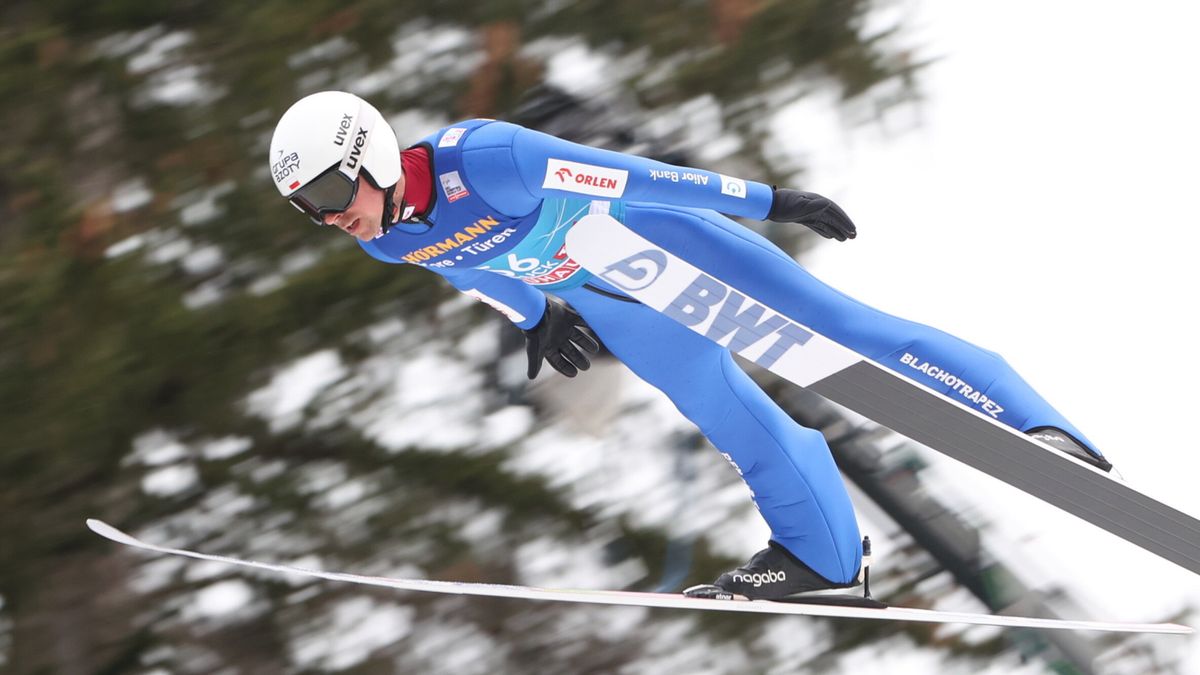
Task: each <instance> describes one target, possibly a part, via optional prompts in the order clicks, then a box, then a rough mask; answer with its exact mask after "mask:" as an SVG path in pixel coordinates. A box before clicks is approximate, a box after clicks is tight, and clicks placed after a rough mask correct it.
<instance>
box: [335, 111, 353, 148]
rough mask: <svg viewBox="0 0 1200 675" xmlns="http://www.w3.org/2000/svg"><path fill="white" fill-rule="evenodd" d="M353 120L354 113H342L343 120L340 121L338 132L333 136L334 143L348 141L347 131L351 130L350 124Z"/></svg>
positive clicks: (340, 143) (341, 143)
mask: <svg viewBox="0 0 1200 675" xmlns="http://www.w3.org/2000/svg"><path fill="white" fill-rule="evenodd" d="M353 121H354V116H353V115H347V114H346V113H342V121H341V122H339V123H338V130H337V134H335V135H334V137H333V144H334V145H344V144H345V143H346V132H347V131H350V125H351V123H352V122H353Z"/></svg>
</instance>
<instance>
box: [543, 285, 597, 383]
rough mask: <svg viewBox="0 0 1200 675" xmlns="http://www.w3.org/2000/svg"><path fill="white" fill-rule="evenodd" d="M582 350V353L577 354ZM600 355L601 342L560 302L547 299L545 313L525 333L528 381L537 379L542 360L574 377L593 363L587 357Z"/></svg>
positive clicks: (569, 307) (573, 312) (572, 311)
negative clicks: (588, 353)
mask: <svg viewBox="0 0 1200 675" xmlns="http://www.w3.org/2000/svg"><path fill="white" fill-rule="evenodd" d="M580 350H583V351H580ZM584 352H590V353H592V354H598V353H600V343H599V342H597V341H596V336H595V335H593V334H592V329H591V328H588V325H587V323H586V322H584V320H583V317H582V316H579V313H578V312H576V311H575V310H574V309H571V306H570V305H568V304H567V303H565V302H563V301H562V300H558V299H554V298H546V313H545V314H544V315H542V320H541V321H539V322H538V324H537V325H536V326H534V327H533V328H530V329H529V330H527V331H525V354H526V355H527V356H528V357H529V379H531V380H532V379H533V378H535V377H537V374H538V371H540V370H541V369H542V359H543V358H545V359H546V361H548V362H549V363H550V365H551V366H552V367H553V368H554V369H555V370H557V371H558V372H560V373H562V374H563V375H566V376H567V377H575V375H576V374H578V373H579V371H581V370H587V369H588V368H590V367H591V365H592V363H591V361H589V360H588V357H587V354H585V353H584Z"/></svg>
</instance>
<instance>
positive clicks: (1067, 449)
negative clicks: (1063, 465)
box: [1025, 427, 1113, 472]
mask: <svg viewBox="0 0 1200 675" xmlns="http://www.w3.org/2000/svg"><path fill="white" fill-rule="evenodd" d="M1025 433H1026V435H1028V436H1029V437H1030V438H1036V439H1037V440H1039V441H1041V442H1043V443H1045V444H1046V445H1049V446H1050V447H1052V448H1054V449H1055V450H1058V451H1059V452H1062V453H1064V454H1067V455H1070V456H1072V457H1074V458H1075V459H1080V460H1083V461H1084V462H1087V463H1088V464H1091V465H1092V466H1094V467H1096V468H1097V469H1100V470H1101V471H1105V472H1108V471H1112V468H1113V466H1112V464H1111V463H1110V462H1109V461H1108V460H1107V459H1104V457H1102V456H1101V455H1099V454H1097V453H1094V452H1092V451H1091V450H1089V449H1087V448H1086V447H1085V446H1084V445H1083V443H1080V442H1079V441H1077V440H1075V437H1074V436H1072V435H1071V434H1068V433H1067V432H1065V431H1063V430H1062V429H1056V428H1054V427H1035V428H1033V429H1030V430H1029V431H1026V432H1025Z"/></svg>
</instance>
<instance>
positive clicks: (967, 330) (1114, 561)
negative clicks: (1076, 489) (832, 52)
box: [777, 0, 1200, 656]
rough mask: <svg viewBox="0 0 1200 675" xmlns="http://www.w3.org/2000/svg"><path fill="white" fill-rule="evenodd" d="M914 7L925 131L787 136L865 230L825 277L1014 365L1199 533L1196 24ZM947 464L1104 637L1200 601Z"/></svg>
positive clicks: (1153, 13) (944, 1)
mask: <svg viewBox="0 0 1200 675" xmlns="http://www.w3.org/2000/svg"><path fill="white" fill-rule="evenodd" d="M898 8H899V9H900V10H901V12H902V13H904V14H905V19H904V20H905V22H906V25H908V26H909V27H911V28H915V31H913V30H910V31H909V32H908V33H907V35H906V36H905V37H904V40H905V42H906V43H908V44H913V45H919V46H920V49H919V52H918V53H919V54H920V55H922V56H924V57H930V56H939V57H941V61H939V62H938V63H937V64H936V65H934V66H932V67H931V68H929V69H928V70H927V71H926V72H925V73H924V75H923V77H922V78H921V82H922V83H923V87H924V90H925V91H926V93H927V99H926V101H925V103H924V104H922V105H921V106H920V108H919V109H918V110H916V111H914V110H912V109H909V110H907V111H905V112H904V113H903V114H901V115H897V116H894V117H893V118H892V119H889V120H887V121H886V123H885V124H883V125H876V126H871V127H867V128H865V129H856V130H851V129H849V128H848V126H847V125H843V124H841V123H839V120H837V119H836V118H833V117H831V116H830V114H829V113H828V110H829V107H828V105H827V102H822V101H820V100H806V101H802V102H801V103H799V104H797V105H796V106H795V107H794V108H793V109H792V110H790V111H788V113H787V114H786V115H783V116H781V117H780V120H779V128H778V129H777V132H779V133H780V136H781V141H782V142H784V143H786V144H787V145H788V148H789V150H790V151H792V152H794V153H796V154H797V155H799V156H801V157H803V158H804V159H805V161H806V162H807V164H808V165H809V167H810V168H811V171H810V172H809V173H808V174H807V176H806V180H805V183H806V184H805V185H801V186H798V187H803V188H806V189H811V190H813V191H816V192H821V193H824V194H827V195H829V196H831V197H834V198H835V199H836V200H837V201H839V202H840V203H841V204H842V205H843V206H844V207H845V208H846V210H847V211H848V212H849V213H850V214H851V216H852V217H853V218H854V219H855V221H856V223H857V224H858V227H859V237H858V239H857V240H855V241H853V242H849V243H845V244H837V243H836V242H829V243H826V244H824V245H822V246H820V247H819V250H818V251H817V252H815V253H814V254H813V255H811V256H810V257H809V258H808V259H807V264H808V266H809V268H810V269H811V270H812V271H813V272H814V273H816V274H817V275H818V276H819V277H821V278H822V279H824V280H825V281H827V282H829V283H830V284H832V285H833V286H835V287H838V288H840V289H841V290H843V291H845V292H847V293H849V294H850V295H852V296H855V297H857V298H858V299H860V300H863V301H864V302H867V303H868V304H871V305H874V306H876V307H878V308H880V309H883V310H885V311H888V312H891V313H893V314H898V315H901V316H904V317H907V318H910V319H914V320H918V321H922V322H924V323H928V324H932V325H935V326H937V327H939V328H942V329H944V330H948V331H950V332H952V333H955V334H957V335H959V336H961V337H963V338H966V339H968V340H970V341H972V342H975V343H977V344H979V345H981V346H983V347H987V348H989V349H993V350H995V351H998V352H1000V353H1001V354H1002V355H1004V356H1005V358H1006V359H1007V360H1008V361H1009V363H1011V364H1012V365H1013V366H1014V367H1015V368H1016V369H1017V370H1018V371H1019V372H1020V373H1021V374H1022V375H1023V376H1024V377H1025V379H1026V380H1028V381H1029V382H1030V383H1032V384H1033V385H1034V386H1035V387H1036V388H1037V389H1038V390H1039V391H1040V392H1041V393H1042V394H1043V395H1044V396H1045V397H1046V398H1047V399H1049V400H1050V401H1051V403H1053V404H1055V405H1056V406H1057V407H1058V408H1059V409H1060V410H1061V411H1063V412H1064V413H1065V414H1066V415H1067V416H1068V418H1070V419H1071V420H1072V421H1074V422H1075V423H1076V424H1077V425H1078V426H1079V427H1081V428H1082V429H1083V431H1084V432H1085V433H1086V434H1088V435H1089V437H1090V438H1091V439H1092V440H1093V441H1095V442H1096V443H1097V444H1098V445H1099V446H1100V447H1101V449H1102V451H1104V452H1105V453H1106V454H1107V455H1108V457H1109V459H1110V460H1112V461H1113V463H1114V464H1115V465H1116V466H1117V467H1118V469H1120V470H1121V472H1122V474H1123V475H1124V476H1125V477H1126V479H1127V480H1128V481H1129V482H1130V483H1131V484H1133V485H1135V486H1137V487H1139V488H1143V489H1146V490H1148V491H1150V492H1152V493H1153V494H1156V495H1162V496H1165V497H1166V498H1167V500H1168V501H1170V502H1171V503H1173V504H1175V505H1176V506H1177V507H1179V508H1182V509H1183V510H1185V511H1187V512H1189V513H1192V514H1200V490H1198V489H1197V485H1198V484H1200V482H1198V481H1200V441H1197V433H1196V431H1195V417H1196V412H1195V404H1196V403H1197V401H1198V399H1200V397H1198V396H1197V394H1196V386H1197V383H1200V364H1198V362H1197V360H1196V359H1195V357H1194V351H1195V347H1196V345H1197V343H1200V339H1198V337H1197V334H1196V332H1195V321H1194V317H1195V315H1196V310H1195V306H1196V304H1197V303H1196V301H1195V300H1193V299H1192V296H1193V295H1195V294H1197V293H1198V292H1200V264H1198V260H1197V258H1198V257H1200V231H1198V230H1200V227H1198V226H1200V216H1198V215H1197V213H1196V208H1195V206H1194V205H1193V202H1194V195H1196V194H1197V193H1200V189H1198V188H1197V183H1200V169H1198V168H1197V161H1200V127H1198V125H1200V100H1198V99H1197V97H1196V95H1195V89H1196V85H1195V83H1196V81H1197V75H1196V67H1197V65H1198V64H1200V40H1197V39H1196V37H1195V35H1196V32H1197V30H1198V28H1200V3H1185V2H1168V1H1165V0H1150V1H1148V2H1142V3H1137V4H1136V5H1133V4H1129V3H1115V2H1084V1H1081V0H1076V1H1050V2H1048V1H1045V0H1043V1H1041V2H1034V1H1032V0H1018V1H1009V2H1003V3H996V2H981V1H977V0H970V1H964V0H923V1H921V2H900V3H898ZM914 113H915V114H914ZM914 118H918V119H919V121H920V127H919V128H918V129H916V130H915V131H909V132H907V133H902V134H901V133H898V130H899V129H902V128H904V127H905V126H909V125H911V123H912V121H913V119H914ZM946 464H947V466H945V467H942V466H939V470H943V471H946V472H948V473H951V474H952V475H954V476H955V478H956V479H959V480H964V481H967V482H965V483H960V484H958V485H957V486H956V487H959V488H960V489H961V491H962V492H963V493H969V494H972V496H973V497H974V498H976V499H979V500H980V502H979V503H981V504H983V505H984V508H983V509H981V514H982V515H984V516H987V517H994V518H997V519H999V520H1001V523H1000V524H999V526H998V528H997V529H998V530H999V531H1000V532H999V534H1000V535H1001V536H1002V537H1003V538H1006V539H1007V538H1012V539H1014V543H1015V539H1016V538H1017V537H1024V539H1022V541H1021V543H1020V544H1019V546H1020V548H1019V549H1014V553H1015V552H1017V551H1020V552H1021V553H1022V554H1025V555H1030V556H1035V557H1036V558H1037V561H1036V563H1035V564H1034V565H1033V566H1032V569H1035V570H1037V572H1036V574H1046V575H1053V576H1055V577H1058V578H1059V580H1066V579H1068V578H1071V579H1072V581H1071V582H1070V583H1071V584H1072V585H1073V586H1074V587H1075V588H1077V589H1078V590H1079V592H1081V593H1087V594H1088V595H1089V596H1091V597H1090V598H1089V600H1091V602H1093V603H1094V604H1093V605H1090V606H1089V609H1092V610H1093V611H1096V612H1098V613H1099V612H1105V613H1108V614H1106V615H1102V616H1098V617H1097V618H1105V619H1113V620H1117V619H1129V620H1133V619H1145V618H1155V617H1153V616H1152V614H1153V612H1155V611H1162V610H1164V609H1166V608H1169V607H1176V606H1177V604H1176V603H1177V602H1178V599H1177V597H1176V596H1177V595H1178V594H1179V593H1180V592H1181V591H1182V592H1185V593H1186V594H1187V595H1189V596H1190V597H1191V598H1192V599H1193V601H1194V602H1197V603H1200V577H1197V576H1195V575H1192V574H1190V573H1186V572H1184V571H1183V570H1182V569H1181V568H1179V567H1176V566H1174V565H1172V564H1170V563H1166V562H1163V561H1160V560H1159V559H1158V558H1156V557H1154V556H1152V555H1149V554H1145V553H1143V552H1141V551H1140V550H1139V549H1136V548H1135V547H1133V546H1132V545H1130V544H1126V543H1124V542H1122V541H1121V540H1119V539H1117V538H1115V537H1112V536H1111V535H1107V534H1106V533H1100V532H1099V531H1098V530H1094V528H1091V527H1089V526H1086V525H1084V524H1082V523H1081V521H1078V520H1077V519H1074V518H1071V517H1069V516H1061V517H1060V516H1058V515H1057V513H1056V512H1054V510H1053V509H1050V508H1049V507H1045V506H1043V505H1041V504H1040V503H1037V502H1032V503H1031V500H1028V499H1025V498H1024V497H1023V496H1022V495H1017V494H1015V493H1014V492H1013V491H1011V490H1009V489H1007V488H1004V487H996V486H995V485H994V483H995V481H993V480H991V479H987V478H980V477H979V475H978V474H974V472H971V471H969V470H966V469H959V468H958V466H957V465H954V464H953V463H952V462H948V461H947V462H946ZM963 474H973V475H966V476H965V477H964V475H963ZM1074 547H1083V550H1076V549H1075V548H1074ZM1083 556H1086V557H1083ZM1068 562H1077V563H1078V567H1077V568H1072V569H1069V570H1068V569H1067V568H1065V567H1064V566H1065V565H1066V564H1068ZM1035 578H1037V577H1035ZM1193 644H1195V642H1193ZM1194 651H1196V652H1197V656H1200V648H1195V649H1194Z"/></svg>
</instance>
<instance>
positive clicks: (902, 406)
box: [809, 362, 1200, 573]
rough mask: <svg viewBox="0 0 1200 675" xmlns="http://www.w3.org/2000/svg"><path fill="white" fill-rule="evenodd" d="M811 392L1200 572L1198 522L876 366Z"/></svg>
mask: <svg viewBox="0 0 1200 675" xmlns="http://www.w3.org/2000/svg"><path fill="white" fill-rule="evenodd" d="M809 389H810V390H812V391H814V392H816V393H818V394H820V395H822V396H824V397H825V398H828V399H829V400H831V401H834V402H836V403H839V404H841V405H844V406H846V407H847V408H850V409H851V410H854V411H855V412H858V413H859V414H861V415H864V416H865V417H868V418H870V419H872V420H874V421H876V422H878V423H879V424H882V425H884V426H886V427H888V428H890V429H892V430H894V431H896V432H898V433H901V434H903V435H905V436H907V437H909V438H911V439H913V440H914V441H917V442H918V443H922V444H924V445H927V446H929V447H930V448H933V449H934V450H937V451H939V452H941V453H943V454H945V455H948V456H950V457H953V458H954V459H957V460H959V461H961V462H963V463H964V464H967V465H969V466H972V467H974V468H976V469H979V470H980V471H983V472H984V473H987V474H988V475H990V476H995V477H996V478H999V479H1000V480H1002V481H1004V482H1006V483H1008V484H1009V485H1012V486H1013V487H1015V488H1017V489H1019V490H1022V491H1024V492H1027V493H1029V494H1031V495H1034V496H1036V497H1038V498H1040V499H1042V500H1044V501H1046V502H1048V503H1050V504H1053V505H1055V506H1057V507H1059V508H1061V509H1063V510H1064V511H1067V512H1069V513H1071V514H1074V515H1076V516H1078V517H1080V518H1083V519H1084V520H1086V521H1088V522H1090V523H1093V524H1095V525H1097V526H1099V527H1102V528H1104V529H1105V530H1107V531H1109V532H1111V533H1112V534H1115V535H1117V536H1118V537H1121V538H1122V539H1126V540H1128V541H1129V542H1131V543H1134V544H1136V545H1138V546H1140V547H1142V548H1144V549H1146V550H1147V551H1150V552H1152V553H1155V554H1157V555H1159V556H1162V557H1163V558H1166V559H1167V560H1170V561H1171V562H1174V563H1176V564H1178V565H1180V566H1182V567H1184V568H1186V569H1188V570H1191V571H1192V572H1196V573H1200V521H1198V520H1197V519H1195V518H1193V517H1192V516H1189V515H1188V514H1186V513H1183V512H1182V511H1179V510H1177V509H1174V508H1172V507H1170V506H1167V505H1165V504H1163V503H1161V502H1158V501H1156V500H1154V499H1152V498H1150V497H1148V496H1146V495H1143V494H1141V493H1140V492H1138V491H1137V490H1135V489H1133V488H1130V487H1129V486H1127V485H1125V484H1124V483H1122V482H1120V481H1118V480H1115V479H1113V478H1110V477H1108V476H1107V475H1105V474H1102V473H1100V472H1098V471H1095V470H1092V469H1085V468H1082V467H1081V466H1080V464H1079V463H1076V462H1074V461H1073V460H1070V459H1067V458H1066V457H1065V456H1063V455H1060V454H1058V453H1055V452H1049V451H1047V450H1045V449H1043V448H1041V447H1039V446H1036V445H1034V444H1033V443H1031V442H1029V441H1028V440H1026V439H1025V438H1024V437H1022V436H1020V435H1016V434H1013V433H1011V432H1010V431H1009V430H1007V429H1005V428H1000V427H998V426H996V425H993V424H991V423H989V422H988V421H986V420H981V419H979V418H977V417H976V416H975V415H973V414H971V413H970V412H968V411H966V410H964V409H962V408H961V407H959V406H957V405H955V404H953V403H950V402H948V401H946V400H945V399H943V398H941V397H939V396H937V395H936V394H933V393H931V392H929V391H926V390H925V389H922V388H920V387H917V386H915V385H913V384H911V383H909V382H907V381H906V380H904V379H903V378H901V377H900V376H897V375H895V374H893V373H891V372H889V371H885V370H884V369H882V368H881V367H879V366H877V365H874V364H872V363H868V362H860V363H857V364H854V365H852V366H850V367H848V368H845V369H843V370H841V371H839V372H837V373H834V374H833V375H830V376H828V377H826V378H824V379H822V380H820V381H818V382H816V383H814V384H813V385H811V386H810V387H809Z"/></svg>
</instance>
